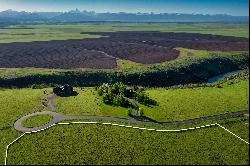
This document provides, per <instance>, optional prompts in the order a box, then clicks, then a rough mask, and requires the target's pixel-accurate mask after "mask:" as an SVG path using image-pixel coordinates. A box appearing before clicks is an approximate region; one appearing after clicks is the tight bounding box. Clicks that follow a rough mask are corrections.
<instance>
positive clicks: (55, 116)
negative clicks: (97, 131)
mask: <svg viewBox="0 0 250 166" xmlns="http://www.w3.org/2000/svg"><path fill="white" fill-rule="evenodd" d="M55 98H56V95H52V96H49V97H48V106H49V108H50V109H51V110H52V112H51V111H42V112H36V113H32V114H29V115H26V116H23V117H22V118H20V119H19V120H17V121H16V122H15V123H14V128H15V129H16V130H18V131H21V132H31V131H38V130H41V129H46V128H48V127H50V126H52V125H53V124H56V123H58V122H60V121H63V120H73V119H101V120H113V121H119V122H125V123H131V124H143V125H151V126H173V125H180V124H190V123H197V122H203V121H208V120H216V119H223V118H230V117H238V116H242V115H244V114H249V111H248V110H245V111H240V112H233V113H227V114H220V115H214V116H208V117H201V118H196V119H189V120H183V121H176V122H162V123H161V122H142V121H139V120H136V119H123V118H117V117H112V116H89V115H84V116H65V115H61V114H59V113H56V111H57V109H56V107H55V106H54V104H53V101H54V99H55ZM44 114H46V115H51V116H52V117H53V119H52V121H50V122H49V123H47V124H45V125H43V126H39V127H33V128H26V127H23V126H22V123H23V121H25V120H26V119H27V118H30V117H32V116H36V115H44Z"/></svg>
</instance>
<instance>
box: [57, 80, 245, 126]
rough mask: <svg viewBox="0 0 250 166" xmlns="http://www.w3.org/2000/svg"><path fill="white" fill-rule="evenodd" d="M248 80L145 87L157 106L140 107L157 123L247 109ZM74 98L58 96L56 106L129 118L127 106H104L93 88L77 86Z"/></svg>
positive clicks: (61, 109) (64, 110)
mask: <svg viewBox="0 0 250 166" xmlns="http://www.w3.org/2000/svg"><path fill="white" fill-rule="evenodd" d="M248 88H249V87H248V80H243V81H240V82H238V83H235V84H232V85H224V86H223V88H217V87H204V88H202V87H201V88H193V89H192V88H186V89H169V90H167V89H165V88H156V89H148V90H147V93H149V96H150V98H152V99H155V100H156V101H157V102H158V104H159V105H158V106H152V107H148V106H143V105H140V107H142V108H143V109H144V113H145V116H147V117H150V118H152V119H154V120H157V121H160V122H173V121H180V120H186V119H193V118H199V117H202V116H212V115H218V114H224V113H229V112H238V111H242V110H246V109H247V108H248V105H249V103H248V97H249V93H248ZM76 90H77V92H78V93H79V95H78V96H74V97H59V98H58V99H57V107H58V110H59V112H60V113H62V114H64V115H103V116H114V117H121V118H129V117H128V115H127V108H122V107H115V106H110V105H106V104H104V103H103V102H102V100H101V98H100V97H98V95H97V94H96V92H95V90H94V88H84V91H82V90H80V89H76Z"/></svg>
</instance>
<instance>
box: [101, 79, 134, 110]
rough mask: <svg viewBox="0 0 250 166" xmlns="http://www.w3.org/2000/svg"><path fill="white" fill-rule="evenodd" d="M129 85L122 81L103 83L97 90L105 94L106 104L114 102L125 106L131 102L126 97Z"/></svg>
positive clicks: (104, 100)
mask: <svg viewBox="0 0 250 166" xmlns="http://www.w3.org/2000/svg"><path fill="white" fill-rule="evenodd" d="M126 90H127V86H126V85H124V84H122V83H115V84H113V85H111V86H110V85H109V84H104V83H103V84H102V85H101V86H100V87H99V88H98V89H97V92H98V94H99V95H100V96H103V102H104V103H106V104H114V105H118V106H123V107H129V106H130V103H129V101H128V100H127V99H126V98H125V94H126Z"/></svg>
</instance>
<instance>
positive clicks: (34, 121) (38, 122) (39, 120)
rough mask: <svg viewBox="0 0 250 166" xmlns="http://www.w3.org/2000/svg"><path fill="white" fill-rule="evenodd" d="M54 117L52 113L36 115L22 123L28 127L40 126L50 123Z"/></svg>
mask: <svg viewBox="0 0 250 166" xmlns="http://www.w3.org/2000/svg"><path fill="white" fill-rule="evenodd" d="M52 119H53V117H52V116H50V115H36V116H33V117H30V118H28V119H26V120H25V121H24V122H23V124H22V125H23V126H24V127H27V128H32V127H38V126H42V125H45V124H47V123H49V122H50V121H51V120H52Z"/></svg>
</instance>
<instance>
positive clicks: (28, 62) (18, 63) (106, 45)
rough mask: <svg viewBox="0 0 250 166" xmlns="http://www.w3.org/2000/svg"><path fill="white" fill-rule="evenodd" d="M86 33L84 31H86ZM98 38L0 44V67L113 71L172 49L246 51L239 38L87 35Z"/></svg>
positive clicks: (167, 55) (161, 58) (159, 58)
mask: <svg viewBox="0 0 250 166" xmlns="http://www.w3.org/2000/svg"><path fill="white" fill-rule="evenodd" d="M86 33H87V32H86ZM88 34H98V35H103V36H106V37H102V38H98V39H82V40H79V39H78V40H66V41H49V42H30V43H10V44H0V68H19V67H35V68H61V69H69V68H100V69H101V68H103V69H108V68H115V67H116V66H117V64H116V60H117V59H118V58H119V59H126V60H131V61H134V62H138V63H144V64H152V63H159V62H165V61H170V60H174V59H176V58H177V57H178V56H179V51H177V50H175V48H176V47H183V48H191V49H198V50H210V51H248V50H249V40H248V39H246V38H239V37H228V36H218V35H202V34H195V33H163V32H103V33H101V32H100V33H99V32H98V33H97V32H96V33H93V32H92V33H91V32H89V33H88Z"/></svg>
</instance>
